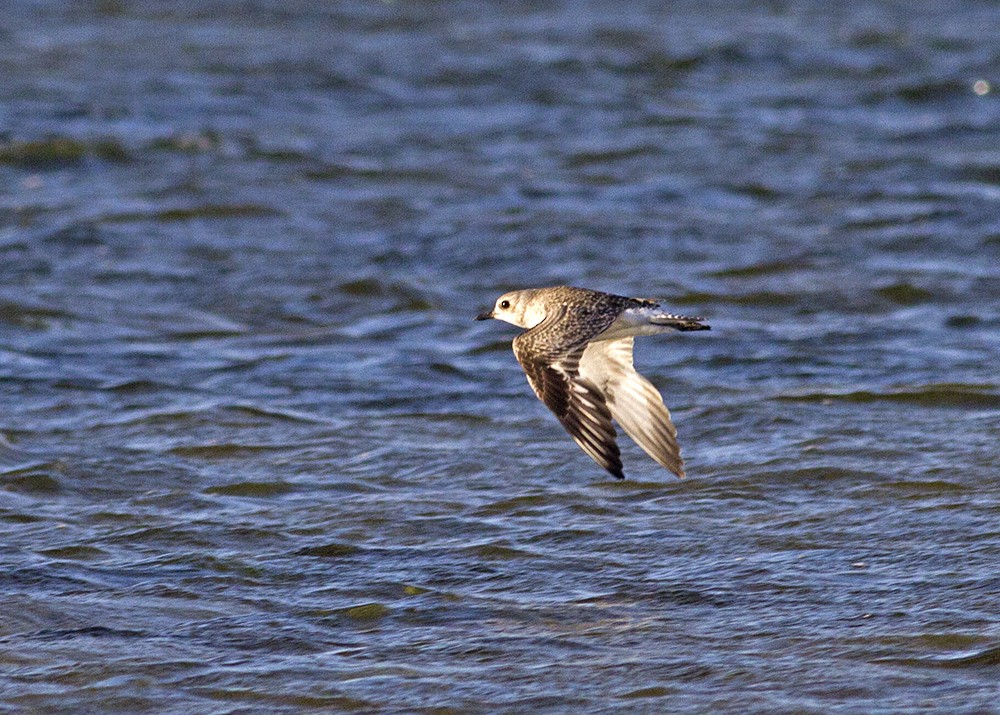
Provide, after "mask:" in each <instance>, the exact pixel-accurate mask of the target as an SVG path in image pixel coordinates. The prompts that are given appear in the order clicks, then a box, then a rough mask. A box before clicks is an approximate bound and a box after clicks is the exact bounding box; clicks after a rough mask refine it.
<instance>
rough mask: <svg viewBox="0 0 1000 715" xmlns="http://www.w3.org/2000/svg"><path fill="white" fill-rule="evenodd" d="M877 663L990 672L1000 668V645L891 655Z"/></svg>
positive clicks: (877, 660) (878, 660) (879, 659)
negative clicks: (924, 654) (946, 653)
mask: <svg viewBox="0 0 1000 715" xmlns="http://www.w3.org/2000/svg"><path fill="white" fill-rule="evenodd" d="M875 662H877V663H893V664H896V665H908V666H913V667H917V668H944V669H955V670H965V669H971V670H979V669H985V670H989V671H990V672H993V671H995V670H996V669H998V668H1000V646H995V647H992V648H986V649H983V650H979V651H974V652H972V653H967V654H963V655H953V656H940V657H889V658H878V659H876V660H875Z"/></svg>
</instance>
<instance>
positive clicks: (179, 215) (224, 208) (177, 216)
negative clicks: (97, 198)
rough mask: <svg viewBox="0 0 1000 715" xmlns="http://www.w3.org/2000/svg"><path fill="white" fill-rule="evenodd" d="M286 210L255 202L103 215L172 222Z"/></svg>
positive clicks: (103, 218) (278, 213)
mask: <svg viewBox="0 0 1000 715" xmlns="http://www.w3.org/2000/svg"><path fill="white" fill-rule="evenodd" d="M281 216H284V212H283V211H281V210H280V209H276V208H274V207H272V206H266V205H263V204H253V203H241V204H203V205H201V206H191V207H185V208H169V209H162V210H159V211H150V212H144V211H129V212H122V213H111V214H105V215H103V216H101V218H100V220H101V221H103V222H107V223H131V222H137V221H153V222H158V223H162V222H171V221H193V220H214V219H252V218H278V217H281Z"/></svg>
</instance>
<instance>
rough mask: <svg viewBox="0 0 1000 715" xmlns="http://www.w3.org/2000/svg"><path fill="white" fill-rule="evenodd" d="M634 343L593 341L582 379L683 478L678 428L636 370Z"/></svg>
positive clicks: (660, 460)
mask: <svg viewBox="0 0 1000 715" xmlns="http://www.w3.org/2000/svg"><path fill="white" fill-rule="evenodd" d="M633 343H634V338H631V337H629V338H621V339H620V340H603V341H600V342H596V343H590V344H589V345H587V346H586V349H585V350H584V352H583V355H582V356H581V358H580V360H579V374H580V378H581V379H583V380H585V381H587V382H588V383H589V384H591V385H594V386H595V387H596V388H597V389H598V390H599V391H600V392H602V393H603V394H604V396H605V397H606V400H607V405H608V409H609V411H610V412H611V415H612V416H613V417H614V418H615V420H617V422H618V424H620V425H621V426H622V429H624V430H625V431H626V432H627V433H628V435H629V436H630V437H631V438H632V439H634V440H635V442H636V444H638V445H639V446H640V447H642V449H643V450H644V451H645V452H646V454H648V455H649V456H650V457H652V458H653V459H654V460H656V461H657V462H658V463H659V464H660V465H662V466H664V467H666V468H667V469H669V470H670V471H671V472H673V473H674V474H676V475H677V476H678V477H683V476H684V460H682V459H681V450H680V447H679V446H678V444H677V429H676V428H675V427H674V423H673V422H672V421H671V419H670V411H669V410H668V409H667V408H666V406H665V405H664V404H663V397H662V396H661V395H660V393H659V391H658V390H657V389H656V388H655V387H654V386H653V384H652V383H651V382H650V381H649V380H647V379H646V378H644V377H643V376H642V375H640V374H639V373H638V372H636V370H635V367H634V366H633V364H632V346H633Z"/></svg>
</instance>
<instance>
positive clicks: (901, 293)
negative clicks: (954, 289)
mask: <svg viewBox="0 0 1000 715" xmlns="http://www.w3.org/2000/svg"><path fill="white" fill-rule="evenodd" d="M875 295H876V296H878V297H879V298H882V299H883V300H888V301H891V302H893V303H896V304H897V305H916V304H918V303H923V302H925V301H929V300H933V299H934V298H935V295H934V293H933V292H931V291H929V290H927V289H925V288H920V287H918V286H915V285H912V284H911V283H906V282H902V281H901V282H898V283H893V284H892V285H887V286H883V287H882V288H877V289H875Z"/></svg>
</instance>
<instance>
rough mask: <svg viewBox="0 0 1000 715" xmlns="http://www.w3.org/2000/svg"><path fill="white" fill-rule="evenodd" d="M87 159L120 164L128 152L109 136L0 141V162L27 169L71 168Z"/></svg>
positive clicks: (127, 158) (128, 156)
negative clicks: (100, 137) (102, 137)
mask: <svg viewBox="0 0 1000 715" xmlns="http://www.w3.org/2000/svg"><path fill="white" fill-rule="evenodd" d="M88 158H94V159H99V160H101V161H108V162H116V163H123V162H127V161H130V160H131V155H130V152H129V151H128V150H127V149H126V148H125V146H124V145H123V144H122V143H121V142H119V141H118V140H116V139H109V138H105V139H86V140H84V139H74V138H72V137H61V136H54V137H49V138H47V139H37V140H33V141H7V142H3V143H0V164H9V165H11V166H16V167H18V168H20V169H27V170H29V171H46V170H52V169H62V168H67V167H72V166H74V165H76V164H79V163H81V162H83V161H85V160H86V159H88Z"/></svg>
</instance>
